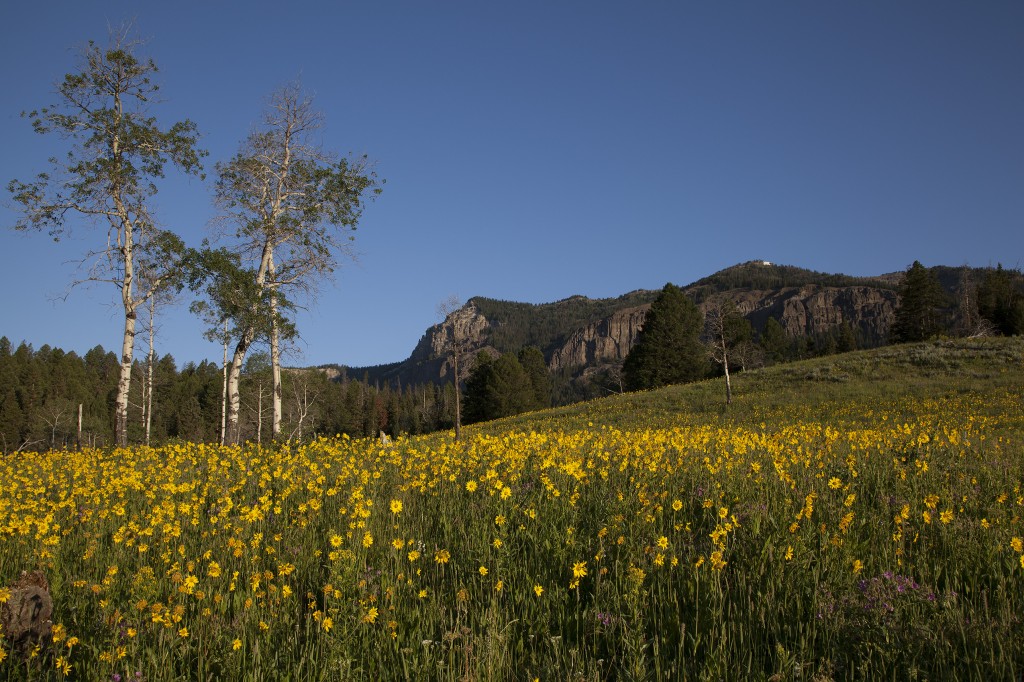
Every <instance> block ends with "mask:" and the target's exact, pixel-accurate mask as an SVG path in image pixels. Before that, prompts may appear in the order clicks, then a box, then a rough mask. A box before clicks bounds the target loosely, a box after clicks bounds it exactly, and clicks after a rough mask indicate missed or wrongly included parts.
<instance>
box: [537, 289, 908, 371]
mask: <svg viewBox="0 0 1024 682" xmlns="http://www.w3.org/2000/svg"><path fill="white" fill-rule="evenodd" d="M721 295H722V296H725V297H727V298H729V299H731V300H732V301H733V302H734V303H735V304H736V306H737V308H739V310H740V312H741V313H742V314H743V316H744V317H746V318H747V319H749V320H750V321H751V324H753V326H754V329H755V330H758V331H759V330H761V329H763V328H764V325H765V323H766V322H767V321H768V318H769V317H774V318H776V319H778V320H779V321H780V323H781V324H782V327H783V329H784V330H785V331H786V333H787V334H788V335H790V336H794V337H796V336H805V335H810V336H813V335H815V334H822V333H826V332H828V331H830V330H831V329H833V328H835V327H837V326H839V325H842V324H844V323H848V324H850V325H851V326H852V327H853V328H854V329H855V330H859V331H860V334H861V337H862V338H863V339H865V340H867V341H868V342H869V343H871V344H872V345H874V344H880V343H883V342H884V340H885V339H886V337H887V336H888V334H889V328H890V327H891V326H892V321H893V318H894V317H895V313H896V306H897V305H898V304H899V295H898V294H897V293H896V292H895V291H891V290H888V289H876V288H874V287H868V286H856V287H822V286H818V285H807V286H803V287H788V288H783V289H777V290H770V291H757V290H742V289H737V290H732V291H728V292H725V293H723V294H721ZM649 307H650V306H638V307H635V308H628V309H624V310H620V311H618V312H616V313H615V314H614V315H612V316H611V317H608V318H606V319H604V320H601V321H599V322H596V323H594V324H590V325H587V326H586V327H584V328H582V329H579V330H577V331H575V332H573V333H572V334H570V335H569V337H568V338H567V339H566V341H565V343H563V344H562V345H560V346H559V347H557V348H555V349H553V350H551V351H550V353H549V358H550V359H549V363H548V364H549V367H550V368H551V369H552V370H563V369H572V368H579V369H580V370H582V369H585V368H589V367H595V366H600V365H608V364H613V365H614V364H619V363H621V362H622V361H623V360H624V359H625V358H626V355H627V354H628V353H629V350H630V349H631V348H632V347H633V344H635V343H636V340H637V337H638V335H639V333H640V328H641V327H642V326H643V319H644V315H646V313H647V309H648V308H649Z"/></svg>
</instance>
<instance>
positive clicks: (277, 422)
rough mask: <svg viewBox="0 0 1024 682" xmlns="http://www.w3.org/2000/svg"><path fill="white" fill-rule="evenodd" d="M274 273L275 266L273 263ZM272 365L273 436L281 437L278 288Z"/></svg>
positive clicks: (272, 325)
mask: <svg viewBox="0 0 1024 682" xmlns="http://www.w3.org/2000/svg"><path fill="white" fill-rule="evenodd" d="M270 272H271V274H273V272H274V267H273V265H271V267H270ZM270 367H271V372H272V374H273V377H274V421H273V429H272V431H273V437H274V440H277V439H278V438H280V437H281V331H280V329H278V326H277V290H276V289H272V290H271V292H270Z"/></svg>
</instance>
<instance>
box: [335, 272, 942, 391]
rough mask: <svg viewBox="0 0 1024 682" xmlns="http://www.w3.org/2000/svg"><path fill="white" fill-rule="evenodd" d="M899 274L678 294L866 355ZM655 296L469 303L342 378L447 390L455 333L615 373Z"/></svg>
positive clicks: (569, 366) (793, 279)
mask: <svg viewBox="0 0 1024 682" xmlns="http://www.w3.org/2000/svg"><path fill="white" fill-rule="evenodd" d="M938 272H939V274H940V279H941V280H942V282H943V285H944V286H945V288H946V289H947V290H950V291H951V290H952V289H953V288H954V287H955V285H956V273H957V269H955V268H940V269H938ZM902 275H903V273H902V272H899V273H892V274H886V275H879V276H877V277H851V276H849V275H843V274H828V273H821V272H815V271H813V270H807V269H805V268H799V267H795V266H791V265H778V264H774V263H769V262H767V261H748V262H746V263H740V264H738V265H735V266H732V267H729V268H726V269H724V270H721V271H719V272H716V273H714V274H712V275H709V276H707V277H704V278H701V279H699V280H697V281H696V282H693V283H692V284H689V285H687V286H685V287H684V290H685V291H686V292H687V294H688V295H689V296H691V297H692V298H693V299H694V301H695V302H697V303H698V304H700V303H702V302H703V301H705V300H706V299H707V298H708V297H711V296H726V297H728V298H730V299H732V300H733V301H734V302H735V303H736V305H737V306H738V307H739V309H740V311H741V312H742V313H743V315H744V316H746V317H747V318H748V319H749V320H750V321H751V323H752V325H753V327H754V329H755V330H756V331H757V332H760V330H761V329H763V327H764V324H765V323H766V321H767V320H768V318H770V317H774V318H775V319H777V320H778V321H779V322H780V323H781V324H782V326H783V328H784V329H785V331H786V332H787V333H788V334H789V335H790V336H791V337H794V338H796V337H800V336H809V337H814V336H815V335H821V334H828V333H830V331H832V330H835V329H836V328H837V327H839V326H840V325H849V326H850V327H851V328H852V330H853V331H854V332H855V333H856V334H857V335H858V336H859V338H860V340H861V343H862V345H864V346H878V345H882V344H884V343H885V342H886V339H887V336H888V333H889V327H890V326H891V324H892V321H893V317H894V315H895V310H896V307H897V306H898V303H899V293H898V288H899V283H900V280H901V278H902ZM657 295H658V291H649V290H636V291H632V292H630V293H628V294H624V295H622V296H620V297H618V298H606V299H590V298H587V297H585V296H571V297H569V298H566V299H563V300H561V301H556V302H553V303H544V304H530V303H518V302H515V301H499V300H495V299H490V298H485V297H474V298H471V299H469V301H467V302H466V304H465V306H463V307H462V308H461V309H460V310H458V311H456V312H455V313H453V314H452V315H450V316H449V317H448V318H447V319H446V320H445V321H444V322H442V323H440V324H437V325H434V326H432V327H430V328H429V329H427V330H426V332H425V333H424V335H423V337H422V338H421V339H420V341H419V343H418V344H417V345H416V348H415V349H414V350H413V352H412V354H411V355H410V356H409V358H407V359H406V360H403V361H401V362H397V363H392V364H388V365H381V366H377V367H360V368H350V369H347V370H346V371H347V374H348V376H350V377H352V378H357V379H358V378H362V377H364V376H367V377H369V378H370V380H371V381H379V382H388V383H391V384H395V383H401V384H402V385H409V384H414V383H422V382H429V381H432V382H440V381H445V380H450V376H451V375H450V368H449V367H448V362H447V358H446V357H445V356H444V352H443V339H444V338H445V335H446V334H447V333H448V331H447V330H448V329H450V328H451V327H452V326H453V325H454V326H455V327H456V328H457V330H458V333H459V334H460V336H461V337H463V338H467V339H469V340H470V347H471V353H475V352H478V351H480V350H483V349H485V348H486V349H490V350H491V351H494V352H497V353H507V352H515V351H518V350H519V349H520V348H522V347H524V346H536V347H537V348H540V349H541V351H543V353H544V357H545V359H546V360H547V362H548V366H549V368H550V369H551V370H552V371H553V372H556V373H560V374H561V375H563V376H569V377H579V376H581V375H584V374H586V373H588V372H589V373H592V372H594V371H595V370H597V369H607V368H609V367H616V366H618V365H620V364H621V362H622V360H623V359H624V358H625V356H626V354H627V353H628V352H629V350H630V348H632V346H633V344H634V343H635V342H636V338H637V335H638V334H639V332H640V328H641V326H642V325H643V319H644V315H645V314H646V311H647V309H648V307H649V306H650V304H651V302H652V301H653V300H654V299H655V298H656V297H657Z"/></svg>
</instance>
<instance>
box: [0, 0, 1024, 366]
mask: <svg viewBox="0 0 1024 682" xmlns="http://www.w3.org/2000/svg"><path fill="white" fill-rule="evenodd" d="M125 19H134V20H135V24H136V28H137V33H138V34H139V35H141V36H143V37H145V38H147V39H148V40H149V43H148V44H147V46H146V48H145V53H146V54H148V55H149V56H151V57H152V58H153V59H154V60H155V61H156V63H157V65H158V66H159V67H160V80H161V83H162V87H163V95H164V98H165V101H164V102H163V103H161V104H160V105H159V106H158V107H156V108H155V109H154V113H155V114H156V115H157V117H158V119H159V120H160V121H161V122H163V123H164V124H165V125H169V124H170V123H172V122H174V121H176V120H179V119H181V118H185V117H187V118H190V119H192V120H193V121H195V122H196V123H197V124H198V126H199V129H200V131H201V133H202V135H203V138H202V144H203V146H204V147H205V148H206V149H208V150H209V152H210V156H209V158H208V160H207V161H208V169H210V170H212V165H213V163H214V162H215V161H217V160H222V159H226V158H227V157H229V156H230V155H231V154H232V153H233V152H234V151H236V149H237V147H238V144H239V142H240V141H241V140H242V139H243V138H244V137H245V135H246V134H247V133H248V132H249V130H250V129H251V126H252V125H253V124H254V123H255V122H256V121H257V120H258V118H259V115H260V112H261V110H262V106H263V103H264V101H265V98H266V96H267V95H268V94H269V93H270V92H271V91H272V90H274V89H275V88H277V87H279V86H280V85H282V84H283V83H285V82H287V81H290V80H293V79H295V78H301V80H302V82H303V84H304V86H305V87H306V88H307V89H308V90H309V91H311V92H313V93H315V94H316V104H317V106H318V107H319V108H320V109H321V110H322V111H323V112H324V114H325V116H326V123H327V124H326V128H325V130H324V136H323V143H324V146H325V147H326V148H327V149H332V150H335V151H337V152H340V153H350V152H351V153H357V154H362V153H366V154H368V155H369V156H370V157H371V158H372V159H373V160H374V161H375V163H376V170H377V172H378V174H379V175H380V176H381V177H382V178H384V179H386V181H387V183H386V185H385V187H384V192H383V194H382V195H381V196H380V197H379V198H378V199H377V200H376V201H375V202H374V203H372V204H370V205H369V206H368V207H367V209H366V211H365V213H364V216H363V219H362V221H361V223H360V226H359V229H358V231H357V233H356V236H357V241H356V247H357V249H358V250H359V252H360V254H361V255H360V257H359V261H358V263H352V262H343V263H342V264H341V267H340V268H339V270H338V272H337V276H336V278H335V280H334V281H333V282H331V283H327V284H326V286H324V287H323V289H322V291H321V293H320V296H319V297H318V299H317V300H316V301H315V302H311V303H310V305H309V307H308V310H307V311H305V312H303V313H302V314H300V315H299V318H298V326H299V331H300V333H301V334H302V337H303V339H302V341H301V342H300V343H299V345H298V347H297V349H296V352H295V353H294V354H293V356H292V357H291V358H290V359H289V360H288V362H289V363H290V364H321V363H329V362H337V363H342V364H349V365H353V366H359V365H369V364H378V363H386V362H393V361H398V360H401V359H404V358H405V357H407V356H408V355H409V353H410V352H411V350H412V348H413V347H414V346H415V344H416V342H417V341H418V340H419V338H420V336H421V335H422V333H423V331H424V330H425V329H426V328H427V327H428V326H429V325H431V324H433V323H435V322H436V321H437V315H436V312H435V308H436V306H437V304H438V303H439V302H440V301H442V300H443V299H446V298H448V297H449V296H451V295H453V294H454V295H457V296H459V297H461V298H462V299H466V298H468V297H470V296H475V295H480V296H489V297H494V298H501V299H508V300H515V301H526V302H531V303H544V302H550V301H555V300H559V299H562V298H566V297H568V296H571V295H574V294H582V295H585V296H590V297H610V296H618V295H620V294H623V293H626V292H628V291H632V290H634V289H641V288H644V289H654V288H660V287H661V286H662V285H664V284H665V282H669V281H671V282H674V283H676V284H680V285H684V284H688V283H689V282H692V281H694V280H696V279H698V278H700V277H703V276H705V275H708V274H711V273H713V272H715V271H717V270H719V269H721V268H723V267H727V266H729V265H732V264H735V263H738V262H742V261H746V260H752V259H765V260H770V261H774V262H777V263H783V264H788V265H798V266H801V267H807V268H811V269H814V270H820V271H824V272H842V273H846V274H850V275H873V274H881V273H885V272H893V271H897V270H903V269H905V268H906V267H907V265H908V264H909V263H911V262H912V261H914V260H920V261H921V262H923V263H924V264H925V265H937V264H944V265H961V264H964V263H969V264H971V265H976V266H984V265H989V264H992V265H994V264H995V263H996V262H1002V263H1003V264H1004V265H1007V266H1012V267H1019V266H1021V265H1022V259H1024V2H1020V1H1019V0H1009V1H1005V2H1003V1H997V0H985V1H984V2H961V1H956V2H944V1H937V0H929V1H927V2H924V1H922V2H904V1H897V2H890V1H884V2H883V1H882V0H867V1H863V2H861V1H858V2H845V1H844V2H839V1H836V2H820V1H818V0H814V1H807V2H788V1H784V0H780V1H778V2H774V1H773V2H763V1H756V2H753V1H751V2H743V1H734V2H709V1H705V0H701V1H699V2H698V1H693V2H690V1H686V2H684V1H668V0H644V1H640V2H620V1H617V2H604V1H595V0H579V1H575V0H559V1H555V2H551V1H544V2H535V1H532V0H517V1H516V2H490V1H485V2H481V1H480V0H472V1H471V0H465V1H459V0H452V1H448V0H436V1H430V2H428V1H426V0H415V1H408V2H401V1H397V0H396V1H390V0H380V1H376V2H351V1H347V0H332V1H330V2H303V1H295V2H266V1H265V0H245V1H238V2H235V1H228V0H202V1H194V0H177V1H175V2H141V1H139V2H128V1H116V0H90V1H89V2H82V1H81V0H76V1H73V2H72V1H68V0H42V1H40V2H33V3H30V2H3V3H0V69H2V71H0V73H2V80H0V86H2V92H3V97H2V100H0V101H2V106H0V180H2V186H6V184H7V182H8V181H9V180H11V179H13V178H18V179H22V180H27V179H29V178H31V177H33V176H34V175H35V174H36V173H38V172H40V171H43V170H46V168H47V166H46V163H45V161H46V159H47V158H48V157H49V156H50V155H52V154H54V153H55V152H56V151H57V150H58V149H59V147H58V146H56V143H57V141H56V140H49V139H47V138H45V137H43V136H40V135H36V134H35V133H33V132H32V130H31V127H30V126H29V124H28V122H27V121H26V120H25V119H22V118H21V117H20V115H19V114H20V112H21V111H23V110H26V109H33V108H37V107H41V106H44V105H46V104H49V103H51V102H53V101H54V97H53V95H52V93H53V90H54V83H56V82H57V81H58V80H60V79H61V78H62V77H63V75H64V74H65V73H67V72H69V71H72V70H73V68H74V66H75V64H76V62H75V49H74V48H75V46H76V45H80V44H82V43H83V42H85V41H86V40H88V39H93V40H96V41H97V42H100V43H105V42H106V40H107V27H108V24H113V25H119V24H121V23H122V22H123V21H124V20H125ZM210 197H211V187H210V181H209V180H207V181H206V182H201V181H199V180H196V179H192V180H183V179H181V178H180V177H177V176H174V175H171V176H169V177H168V179H167V182H166V183H165V184H164V185H162V187H161V191H160V193H159V194H158V195H157V198H156V202H155V206H156V214H157V217H158V219H159V220H160V221H161V222H162V223H163V224H164V225H165V226H167V227H169V228H172V229H174V230H176V231H178V232H179V233H180V234H181V235H182V236H183V237H184V238H185V240H186V241H187V242H189V243H191V244H193V245H198V244H199V242H200V241H201V240H202V238H203V237H204V236H205V235H206V234H207V229H208V228H207V225H208V222H209V220H210V219H211V217H212V216H213V207H212V204H211V201H210ZM2 198H3V204H4V206H3V208H0V226H2V228H3V229H0V258H2V261H0V291H2V292H3V293H2V298H0V300H2V301H3V302H2V304H0V305H2V313H3V314H2V315H0V335H5V336H7V337H8V338H9V339H11V341H12V342H13V343H15V344H17V343H18V342H20V341H22V340H25V341H28V342H29V343H31V344H33V346H34V347H36V348H38V347H40V346H41V345H43V344H44V343H45V344H50V345H51V346H57V347H61V348H64V349H65V350H74V351H76V352H78V353H80V354H81V353H84V352H85V351H87V350H88V349H90V348H92V347H93V346H95V345H97V344H101V345H103V347H104V348H106V349H108V350H115V351H117V349H119V347H120V337H121V329H122V324H123V322H122V319H123V318H122V317H121V312H120V310H119V308H118V306H117V300H118V299H117V291H116V290H114V289H113V288H112V287H110V286H109V285H107V286H106V287H94V288H92V289H75V290H74V291H72V292H71V293H70V295H69V296H67V298H66V299H64V298H62V296H63V295H64V293H65V292H66V289H67V286H68V284H69V282H71V281H72V280H73V279H74V277H75V270H74V263H73V262H71V261H73V260H74V259H75V258H76V257H80V256H81V255H82V254H83V253H84V252H85V250H86V249H88V248H89V247H90V245H95V244H98V243H99V241H98V240H102V239H103V238H104V233H103V232H102V231H101V230H97V229H96V228H92V227H90V226H89V225H87V224H85V223H81V224H79V226H77V227H76V228H75V230H74V234H73V238H72V239H69V240H66V241H65V242H62V243H60V244H54V243H53V242H52V241H51V240H50V239H49V238H48V237H47V236H46V235H45V234H28V235H26V234H21V233H15V232H14V231H13V230H11V229H9V227H10V226H11V225H13V223H14V221H15V219H16V214H15V213H14V211H13V207H12V206H11V201H10V195H9V194H8V193H7V192H6V191H4V192H3V197H2ZM158 350H159V352H160V353H161V354H164V353H170V354H172V355H173V356H174V357H175V358H176V359H177V360H178V362H179V365H180V364H183V363H184V362H186V361H199V360H202V359H204V358H206V359H211V360H216V361H219V358H220V354H221V351H220V349H219V348H218V347H217V346H215V345H214V344H211V343H209V342H207V341H204V340H203V338H202V328H201V325H200V324H199V323H198V321H196V320H194V319H192V318H191V317H190V315H189V314H188V312H187V302H185V303H182V304H181V305H180V306H179V308H178V309H177V310H176V311H174V312H170V311H169V312H168V313H167V315H166V316H165V317H164V319H163V328H162V331H161V336H160V338H158Z"/></svg>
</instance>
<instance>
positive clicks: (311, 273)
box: [216, 83, 381, 438]
mask: <svg viewBox="0 0 1024 682" xmlns="http://www.w3.org/2000/svg"><path fill="white" fill-rule="evenodd" d="M322 126H323V115H322V114H321V113H320V112H319V111H318V110H316V109H315V108H314V107H313V100H312V98H311V97H309V96H307V95H306V94H304V93H303V91H302V88H301V86H300V85H299V84H297V83H293V84H289V85H286V86H285V87H283V88H281V89H279V90H277V91H276V92H274V93H273V94H272V95H271V97H270V100H269V102H268V105H267V108H266V111H265V113H264V116H263V120H262V122H261V124H260V126H259V127H258V128H257V129H256V130H254V131H253V132H251V133H250V134H249V136H248V137H247V138H246V139H245V141H244V142H243V143H242V146H241V148H240V149H239V151H238V153H237V154H235V156H234V157H233V158H231V159H230V160H229V161H227V162H224V163H220V164H218V165H217V183H216V201H217V205H218V206H219V208H220V211H221V216H222V218H223V219H224V221H225V222H226V223H227V224H228V225H229V226H230V227H229V230H228V232H229V236H230V238H231V240H232V243H233V248H234V249H235V250H236V252H237V253H239V254H241V255H242V256H243V257H244V258H245V259H246V262H247V263H250V264H251V270H252V271H253V273H254V274H253V280H254V285H255V288H254V292H253V296H252V298H251V300H250V302H249V307H250V309H251V311H253V314H252V315H251V316H250V318H255V317H256V314H255V313H256V312H258V311H260V310H262V311H263V313H264V317H265V319H266V320H267V325H268V327H269V341H270V360H271V367H272V373H273V382H274V389H273V397H272V400H273V405H274V416H273V424H272V431H273V435H274V437H275V438H276V437H279V436H280V433H281V391H282V389H281V340H282V328H283V325H284V324H285V322H287V318H286V317H285V316H284V313H283V310H282V305H281V303H282V296H283V295H284V294H285V292H289V291H290V292H293V296H296V297H298V296H304V297H309V296H311V295H313V294H314V293H315V291H316V289H317V287H318V285H319V283H320V282H321V281H322V280H323V278H325V277H327V276H329V275H330V274H331V273H332V272H333V271H334V269H335V267H336V266H337V259H338V256H339V255H347V256H351V255H353V254H352V251H351V247H350V242H351V239H352V231H353V230H355V228H356V225H357V223H358V221H359V218H360V217H361V215H362V211H363V207H364V204H365V201H366V200H367V198H369V197H372V196H375V195H376V194H378V193H379V192H380V189H381V186H380V185H381V183H380V182H379V181H378V180H377V176H376V174H375V173H374V172H373V171H372V170H371V169H370V167H369V162H368V160H367V158H366V157H365V156H363V157H358V158H342V159H338V158H337V157H336V155H334V154H331V153H328V152H325V151H323V149H322V148H321V146H320V144H319V141H318V140H317V138H316V136H317V134H318V133H319V131H320V129H321V128H322ZM264 306H265V307H264ZM257 331H258V326H257V324H256V322H255V321H254V319H253V320H252V321H251V323H250V324H248V325H246V326H245V327H244V328H243V329H242V330H241V333H240V334H239V336H238V340H237V343H236V344H235V349H234V355H233V359H232V363H231V366H230V369H229V373H228V403H229V409H228V424H229V427H228V430H229V432H231V433H234V434H236V435H237V432H238V414H239V405H240V402H239V397H238V380H239V376H240V372H241V367H242V362H243V361H244V359H245V354H246V352H248V350H249V347H250V346H251V345H252V343H253V341H254V340H255V338H256V335H257Z"/></svg>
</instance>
